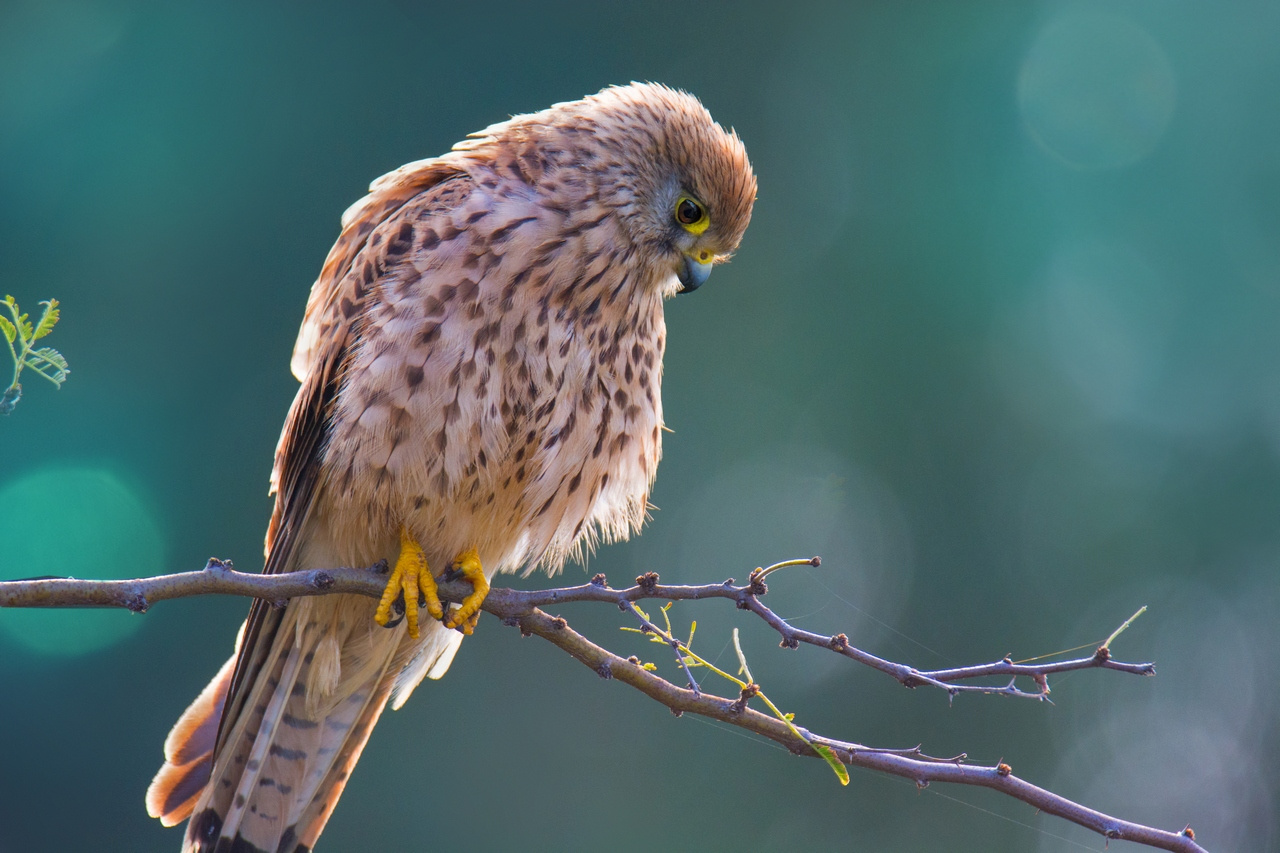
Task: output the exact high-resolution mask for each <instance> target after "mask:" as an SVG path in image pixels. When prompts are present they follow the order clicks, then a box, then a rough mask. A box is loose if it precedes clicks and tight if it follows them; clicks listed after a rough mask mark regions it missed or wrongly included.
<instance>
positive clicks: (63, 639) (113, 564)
mask: <svg viewBox="0 0 1280 853" xmlns="http://www.w3.org/2000/svg"><path fill="white" fill-rule="evenodd" d="M163 564H164V543H163V537H162V536H161V532H160V527H159V525H158V524H157V523H156V521H155V519H154V518H153V517H152V514H151V512H150V511H149V510H148V509H147V507H146V506H145V505H144V503H143V501H142V500H141V499H139V497H138V495H137V494H135V492H134V491H133V490H132V489H131V488H129V487H128V486H126V485H125V484H124V483H122V482H121V481H120V480H119V479H118V478H117V477H116V476H115V475H113V474H112V473H110V472H109V471H104V470H100V469H96V468H64V467H60V468H45V469H41V470H38V471H36V472H34V473H31V474H28V475H26V476H24V477H20V478H18V479H16V480H13V481H10V482H9V483H7V484H5V485H4V486H3V487H0V567H2V569H0V578H6V579H10V578H19V577H35V576H40V575H61V576H71V577H93V578H102V579H112V578H126V577H140V576H144V575H154V574H158V573H160V571H161V570H162V568H163ZM141 625H142V619H141V618H140V617H138V616H136V615H135V614H132V613H129V612H128V611H124V610H110V609H97V608H93V609H90V608H85V609H73V610H44V609H32V610H4V611H0V638H3V640H6V641H13V642H17V643H19V644H21V645H22V646H25V647H26V648H27V649H30V650H31V651H35V652H39V653H42V654H48V655H78V654H84V653H87V652H91V651H95V650H97V649H101V648H104V647H106V646H109V645H112V644H113V643H116V642H118V641H120V640H121V639H123V638H124V637H126V636H128V635H129V634H131V633H132V632H133V631H136V630H137V629H138V628H139V627H141Z"/></svg>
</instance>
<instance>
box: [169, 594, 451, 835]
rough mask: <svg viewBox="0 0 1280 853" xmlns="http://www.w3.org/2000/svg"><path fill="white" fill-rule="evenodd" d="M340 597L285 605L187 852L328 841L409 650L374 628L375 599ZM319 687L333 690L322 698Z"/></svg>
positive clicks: (200, 806)
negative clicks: (336, 641) (314, 606)
mask: <svg viewBox="0 0 1280 853" xmlns="http://www.w3.org/2000/svg"><path fill="white" fill-rule="evenodd" d="M332 598H333V599H337V600H338V601H337V602H332V603H329V602H326V604H325V605H324V609H323V610H311V609H309V608H307V607H298V606H297V605H298V604H299V602H294V603H293V604H291V605H290V607H289V609H288V610H287V611H286V613H285V621H284V622H283V623H282V624H281V626H280V630H279V631H277V632H276V634H275V641H274V645H275V648H274V649H273V650H272V654H271V655H270V656H268V658H267V659H266V661H265V662H264V665H263V667H262V669H261V670H260V672H259V674H258V676H257V678H256V680H255V683H254V685H253V687H252V689H251V691H250V693H249V695H248V697H247V699H246V701H245V703H244V705H243V710H242V712H241V719H239V720H236V721H228V723H229V724H230V726H229V730H228V733H227V734H226V735H225V740H224V741H223V744H222V747H221V749H220V750H219V753H218V760H217V766H216V767H215V768H214V769H213V773H212V776H211V779H210V782H209V784H208V787H207V790H206V792H205V793H204V795H203V796H202V797H201V798H200V799H199V801H198V802H197V803H195V804H194V811H195V814H194V816H193V817H192V819H191V823H190V825H189V826H188V828H187V840H186V847H185V848H184V850H185V851H187V853H195V852H196V851H201V853H203V852H204V851H224V850H228V851H237V852H238V851H266V853H277V851H287V853H295V851H299V850H307V849H309V848H310V847H311V846H312V845H314V843H315V841H316V839H317V838H319V836H320V833H321V831H322V830H323V829H324V825H325V823H326V822H327V821H328V819H329V815H330V814H331V813H332V811H333V808H334V806H335V805H336V804H337V801H338V797H339V796H340V795H341V793H342V790H343V788H344V787H345V785H346V781H347V777H348V775H349V774H350V772H351V769H352V768H353V767H354V766H355V763H356V761H357V760H358V759H359V757H360V753H361V751H362V750H363V749H364V745H365V743H366V742H367V740H368V737H369V733H370V732H371V731H372V729H373V725H374V723H375V722H376V721H377V719H378V717H379V716H380V715H381V713H382V710H383V708H384V707H385V706H386V703H387V699H388V697H389V696H390V693H391V687H392V684H393V683H394V682H395V674H396V672H397V671H398V670H399V668H400V667H402V666H403V665H404V663H405V660H404V657H405V653H406V652H407V651H408V650H407V649H406V650H404V651H401V652H400V653H399V654H397V650H398V648H399V646H400V639H401V636H402V634H403V631H402V630H397V631H387V630H384V629H381V628H376V627H373V625H372V606H371V604H370V603H369V602H367V601H365V600H364V599H354V598H353V599H352V600H351V601H349V602H348V601H342V599H345V598H346V597H345V596H334V597H332ZM339 602H341V603H339ZM331 607H332V608H333V609H329V608H331ZM348 607H350V608H351V609H352V610H354V611H358V613H359V616H358V617H356V615H355V614H354V613H351V612H348V610H347V608H348ZM366 611H367V612H366ZM347 626H352V627H351V628H350V629H348V628H347ZM355 626H359V627H355ZM331 629H337V630H338V631H339V634H340V636H341V657H340V663H339V662H335V661H334V660H332V659H330V658H329V657H328V656H329V654H330V652H331V649H330V647H332V646H333V644H332V643H325V642H323V640H324V639H325V638H326V637H328V636H329V635H330V631H331ZM439 630H441V631H442V632H443V629H442V628H440V629H439ZM450 633H453V632H450ZM317 669H320V670H325V671H326V673H327V674H324V675H317V672H316V670H317ZM317 684H328V685H330V689H332V690H334V692H333V693H332V694H329V695H327V696H325V697H320V698H319V699H318V698H317V696H316V685H317Z"/></svg>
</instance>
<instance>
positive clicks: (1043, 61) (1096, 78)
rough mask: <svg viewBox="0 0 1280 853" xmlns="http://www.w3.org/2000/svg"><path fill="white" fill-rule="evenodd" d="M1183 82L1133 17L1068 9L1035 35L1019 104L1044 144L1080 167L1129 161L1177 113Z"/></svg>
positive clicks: (1147, 147)
mask: <svg viewBox="0 0 1280 853" xmlns="http://www.w3.org/2000/svg"><path fill="white" fill-rule="evenodd" d="M1176 100H1177V85H1176V82H1175V79H1174V74H1173V67H1172V66H1171V65H1170V64H1169V60H1168V58H1167V57H1166V56H1165V52H1164V50H1163V49H1161V47H1160V45H1159V44H1157V43H1156V41H1155V39H1153V38H1152V37H1151V36H1150V35H1148V34H1147V32H1146V31H1145V30H1143V29H1142V28H1141V27H1139V26H1138V25H1137V24H1135V23H1133V22H1132V21H1129V20H1126V19H1124V18H1120V17H1115V16H1111V15H1102V14H1090V13H1079V14H1070V15H1066V16H1063V17H1060V18H1057V19H1055V20H1053V21H1051V22H1049V23H1048V24H1047V25H1046V26H1045V27H1044V28H1043V29H1042V30H1041V31H1040V34H1039V35H1038V36H1037V37H1036V39H1035V41H1034V42H1033V43H1032V45H1031V48H1030V50H1029V51H1028V52H1027V56H1026V59H1025V60H1024V61H1023V64H1022V68H1021V71H1020V73H1019V75H1018V108H1019V110H1020V111H1021V113H1022V119H1023V125H1024V126H1025V127H1026V129H1027V132H1028V133H1029V134H1030V135H1031V136H1032V138H1033V139H1035V141H1036V142H1037V143H1039V144H1040V146H1041V147H1042V148H1044V150H1045V151H1047V152H1048V153H1050V154H1052V155H1053V156H1055V157H1057V158H1059V159H1061V160H1063V161H1065V162H1066V163H1068V164H1070V165H1072V166H1075V167H1077V168H1081V169H1113V168H1119V167H1121V166H1128V165H1131V164H1133V163H1135V162H1137V161H1138V160H1141V159H1142V158H1143V157H1145V156H1147V155H1148V154H1150V153H1151V151H1152V150H1153V149H1154V148H1155V146H1156V143H1158V142H1159V141H1160V137H1161V136H1163V135H1164V132H1165V129H1166V128H1167V127H1168V125H1169V120H1170V119H1171V118H1172V117H1173V111H1174V105H1175V102H1176Z"/></svg>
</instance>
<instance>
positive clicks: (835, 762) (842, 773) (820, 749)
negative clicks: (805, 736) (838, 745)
mask: <svg viewBox="0 0 1280 853" xmlns="http://www.w3.org/2000/svg"><path fill="white" fill-rule="evenodd" d="M810 746H812V747H813V751H814V752H816V753H818V755H821V756H822V757H823V758H824V759H825V760H826V762H827V764H829V765H831V769H832V770H833V771H834V772H835V774H836V778H837V779H839V780H840V784H841V785H848V784H849V768H847V767H845V766H844V765H843V764H841V763H840V759H838V758H836V754H835V753H834V752H832V751H831V747H828V746H822V745H820V744H816V743H814V744H810Z"/></svg>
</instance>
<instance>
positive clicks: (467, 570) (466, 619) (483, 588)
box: [432, 548, 489, 634]
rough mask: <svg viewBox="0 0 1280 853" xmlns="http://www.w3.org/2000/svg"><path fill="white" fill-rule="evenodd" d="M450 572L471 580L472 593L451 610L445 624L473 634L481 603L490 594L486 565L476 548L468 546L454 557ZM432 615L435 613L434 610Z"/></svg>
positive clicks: (447, 626) (478, 619)
mask: <svg viewBox="0 0 1280 853" xmlns="http://www.w3.org/2000/svg"><path fill="white" fill-rule="evenodd" d="M450 572H451V573H452V574H456V575H461V576H462V577H464V578H466V579H467V580H469V581H471V594H470V595H468V596H467V597H466V598H464V599H463V600H462V603H461V604H459V605H458V606H457V607H456V608H454V609H452V610H450V611H449V615H448V616H447V617H446V618H445V620H444V626H445V627H446V628H457V629H458V630H459V631H461V632H462V633H464V634H471V633H473V632H474V631H475V629H476V623H477V622H479V621H480V605H482V604H484V598H485V596H486V595H488V594H489V580H488V579H487V578H486V577H485V576H484V567H483V566H481V565H480V555H479V554H477V553H476V549H475V548H468V549H467V550H466V551H463V552H462V553H461V554H459V555H458V556H456V557H454V558H453V565H452V566H451V567H450ZM432 615H433V616H434V615H435V613H434V611H433V613H432Z"/></svg>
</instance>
